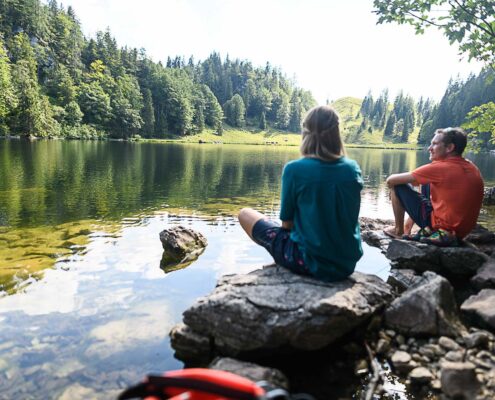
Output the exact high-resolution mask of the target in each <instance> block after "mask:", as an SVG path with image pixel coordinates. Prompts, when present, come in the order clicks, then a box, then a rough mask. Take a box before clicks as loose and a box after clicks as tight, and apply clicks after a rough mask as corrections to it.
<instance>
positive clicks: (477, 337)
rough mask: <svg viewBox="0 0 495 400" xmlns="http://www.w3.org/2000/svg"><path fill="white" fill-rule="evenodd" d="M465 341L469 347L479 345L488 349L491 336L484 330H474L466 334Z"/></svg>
mask: <svg viewBox="0 0 495 400" xmlns="http://www.w3.org/2000/svg"><path fill="white" fill-rule="evenodd" d="M463 339H464V343H465V344H466V347H467V348H468V349H471V348H473V347H479V348H481V349H487V348H488V344H489V342H490V336H489V335H488V334H487V333H486V332H483V331H479V332H473V333H470V334H468V335H466V336H464V338H463Z"/></svg>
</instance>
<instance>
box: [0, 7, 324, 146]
mask: <svg viewBox="0 0 495 400" xmlns="http://www.w3.org/2000/svg"><path fill="white" fill-rule="evenodd" d="M315 104H316V103H315V100H314V99H313V97H312V95H311V93H310V92H308V91H306V90H302V89H300V88H298V87H296V86H295V84H294V83H293V82H292V81H291V80H290V79H288V78H287V77H286V76H285V75H284V74H283V72H282V71H280V69H278V68H274V67H272V66H271V65H270V64H269V63H267V64H266V66H264V67H254V66H253V65H252V63H251V62H249V61H243V60H238V59H236V60H230V59H229V57H228V56H227V57H226V58H225V59H222V58H221V56H220V55H219V54H217V53H213V54H211V55H210V56H209V57H208V58H207V59H206V60H204V61H198V62H195V61H194V59H193V57H190V58H189V59H188V60H187V62H186V60H184V58H183V57H174V58H170V57H169V58H168V60H167V62H166V65H163V64H162V63H161V62H158V63H156V62H153V61H152V60H151V59H150V58H149V57H148V56H147V55H146V51H145V50H144V49H139V50H138V49H135V48H133V49H130V48H127V47H119V46H118V44H117V42H116V40H115V38H114V37H112V35H111V33H110V31H109V30H107V31H105V32H98V33H97V34H96V37H95V38H90V39H87V38H85V37H84V35H83V34H82V30H81V26H80V23H79V22H78V19H77V16H76V14H75V12H74V10H73V9H72V8H71V7H68V8H67V9H66V10H65V9H64V8H63V7H62V6H61V5H59V4H58V3H57V1H55V0H50V1H49V2H48V4H46V5H45V4H42V3H41V2H40V1H39V0H0V133H1V134H3V135H7V134H9V135H21V136H29V135H32V136H38V137H53V136H63V137H69V138H71V137H83V138H84V137H87V138H90V137H113V138H130V137H136V136H137V135H139V136H141V137H146V138H150V137H156V138H163V137H167V136H168V135H169V134H172V135H188V134H192V133H196V132H201V131H202V130H203V129H205V128H211V129H214V130H215V131H216V132H217V134H221V133H222V130H223V125H224V124H223V123H224V122H225V123H227V124H228V125H230V126H232V127H244V126H245V125H246V124H247V125H250V126H254V127H259V128H260V129H265V128H266V127H267V126H268V125H270V126H271V127H273V128H276V129H279V130H292V131H299V126H300V124H301V118H302V116H303V115H304V113H305V112H306V110H308V109H309V108H311V107H312V106H314V105H315Z"/></svg>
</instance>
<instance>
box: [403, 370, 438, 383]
mask: <svg viewBox="0 0 495 400" xmlns="http://www.w3.org/2000/svg"><path fill="white" fill-rule="evenodd" d="M408 378H409V379H410V381H411V384H413V385H418V384H425V383H428V382H431V380H432V379H433V374H432V373H431V372H430V370H428V368H425V367H417V368H414V369H413V370H412V371H411V372H410V373H409V376H408Z"/></svg>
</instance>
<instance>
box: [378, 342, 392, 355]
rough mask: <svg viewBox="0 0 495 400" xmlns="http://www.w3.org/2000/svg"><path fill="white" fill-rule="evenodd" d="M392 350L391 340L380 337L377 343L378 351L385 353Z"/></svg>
mask: <svg viewBox="0 0 495 400" xmlns="http://www.w3.org/2000/svg"><path fill="white" fill-rule="evenodd" d="M389 350H390V340H389V339H380V340H378V343H377V345H376V352H377V353H378V354H385V353H387V352H388V351H389Z"/></svg>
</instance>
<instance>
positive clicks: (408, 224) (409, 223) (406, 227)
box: [404, 217, 414, 235]
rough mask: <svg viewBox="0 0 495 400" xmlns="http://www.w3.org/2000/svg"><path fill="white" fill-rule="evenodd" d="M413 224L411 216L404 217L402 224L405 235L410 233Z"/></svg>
mask: <svg viewBox="0 0 495 400" xmlns="http://www.w3.org/2000/svg"><path fill="white" fill-rule="evenodd" d="M413 226H414V221H413V219H412V218H411V217H408V218H407V219H406V223H405V224H404V233H405V234H406V235H410V234H411V231H412V228H413Z"/></svg>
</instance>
